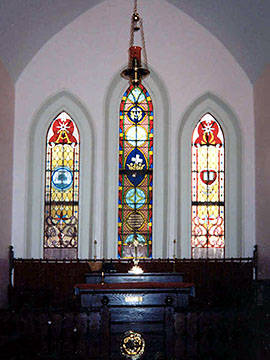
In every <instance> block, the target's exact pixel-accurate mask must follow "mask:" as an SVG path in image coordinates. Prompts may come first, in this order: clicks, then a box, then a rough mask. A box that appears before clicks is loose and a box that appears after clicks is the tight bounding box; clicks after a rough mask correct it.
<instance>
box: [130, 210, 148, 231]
mask: <svg viewBox="0 0 270 360" xmlns="http://www.w3.org/2000/svg"><path fill="white" fill-rule="evenodd" d="M126 224H127V226H128V227H129V228H130V229H131V230H132V231H137V230H139V229H140V228H141V227H142V226H143V224H144V217H143V215H142V214H140V213H139V212H137V211H134V212H132V213H130V214H129V215H128V216H127V218H126Z"/></svg>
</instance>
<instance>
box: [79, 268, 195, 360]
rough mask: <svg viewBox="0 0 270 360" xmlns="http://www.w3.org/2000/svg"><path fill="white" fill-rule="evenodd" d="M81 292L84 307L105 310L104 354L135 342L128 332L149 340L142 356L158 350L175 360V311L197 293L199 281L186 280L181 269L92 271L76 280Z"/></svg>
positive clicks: (116, 356)
mask: <svg viewBox="0 0 270 360" xmlns="http://www.w3.org/2000/svg"><path fill="white" fill-rule="evenodd" d="M75 294H76V295H77V296H78V297H79V299H80V305H81V309H82V311H91V312H93V311H96V312H98V313H99V314H100V319H101V320H100V321H101V324H102V327H101V333H100V340H101V342H102V345H101V348H102V350H103V352H104V353H103V354H102V356H103V357H104V358H110V359H119V358H120V357H121V356H120V347H121V342H123V341H126V342H127V341H129V342H130V341H131V340H130V339H129V340H125V336H128V335H127V334H128V332H132V334H139V335H138V336H142V338H143V341H145V348H144V351H143V355H142V357H141V358H142V359H152V358H153V359H154V358H155V356H157V354H160V356H163V357H164V358H166V359H173V358H174V348H175V346H174V342H175V336H174V335H175V329H174V314H175V312H176V311H177V310H180V309H184V308H187V307H188V304H189V297H190V296H194V295H195V293H194V285H193V284H192V283H184V282H183V276H182V274H181V273H145V274H143V275H130V274H127V273H113V274H110V273H109V274H105V276H104V277H102V276H101V274H87V275H86V282H85V283H83V284H77V285H75ZM123 339H124V340H123ZM132 346H133V345H132ZM134 351H135V350H134ZM109 356H110V357H109Z"/></svg>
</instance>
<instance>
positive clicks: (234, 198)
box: [176, 92, 243, 258]
mask: <svg viewBox="0 0 270 360" xmlns="http://www.w3.org/2000/svg"><path fill="white" fill-rule="evenodd" d="M206 113H210V114H211V115H212V116H213V117H214V118H215V119H217V121H218V122H219V123H220V125H221V127H222V129H223V132H224V138H225V142H226V147H225V163H226V165H225V166H226V175H225V257H239V256H243V254H242V252H243V251H242V199H243V194H242V192H243V184H242V178H243V176H242V172H243V169H242V131H241V128H240V124H239V121H238V119H237V116H236V114H235V113H234V111H233V110H232V109H231V107H230V106H229V105H228V104H226V103H225V102H224V101H223V100H222V99H221V98H220V97H218V96H217V95H215V94H212V93H210V92H208V93H206V94H204V95H202V96H200V97H199V98H198V99H197V100H195V101H194V102H193V104H191V105H190V106H189V107H188V109H187V110H186V111H185V113H184V115H183V117H182V120H181V123H180V126H179V131H178V161H177V163H178V169H177V179H178V181H177V184H178V197H177V198H178V201H177V204H178V205H177V210H176V211H177V216H176V219H177V239H179V242H178V244H179V245H178V249H177V252H178V254H177V256H178V257H182V258H183V257H185V258H189V257H191V137H192V132H193V130H194V128H195V126H196V124H197V123H198V121H199V120H200V119H201V118H202V116H203V115H205V114H206Z"/></svg>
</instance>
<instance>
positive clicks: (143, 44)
mask: <svg viewBox="0 0 270 360" xmlns="http://www.w3.org/2000/svg"><path fill="white" fill-rule="evenodd" d="M140 28H141V41H142V51H143V58H144V65H145V67H146V69H148V61H147V55H146V46H145V37H144V31H143V21H142V19H140Z"/></svg>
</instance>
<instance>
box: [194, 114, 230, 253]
mask: <svg viewBox="0 0 270 360" xmlns="http://www.w3.org/2000/svg"><path fill="white" fill-rule="evenodd" d="M224 145H225V144H224V136H223V131H222V129H221V126H220V124H219V123H218V121H217V120H216V119H215V118H214V117H213V116H212V115H211V114H210V113H207V114H205V115H204V116H203V117H202V118H201V119H200V120H199V122H198V123H197V125H196V127H195V129H194V131H193V134H192V141H191V149H192V150H191V161H192V164H191V169H192V180H191V197H192V199H191V205H192V206H191V211H192V225H191V226H192V231H191V249H192V250H191V251H192V253H191V255H192V257H193V258H206V257H209V258H212V257H214V258H222V257H224V256H225V242H224V233H225V226H224V220H225V184H224V183H225V158H224V157H225V152H224Z"/></svg>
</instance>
